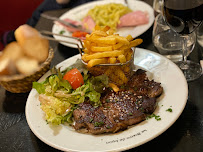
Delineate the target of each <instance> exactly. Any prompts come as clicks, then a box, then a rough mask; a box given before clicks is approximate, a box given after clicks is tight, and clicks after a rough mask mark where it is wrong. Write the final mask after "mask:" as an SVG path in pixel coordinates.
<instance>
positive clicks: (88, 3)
mask: <svg viewBox="0 0 203 152" xmlns="http://www.w3.org/2000/svg"><path fill="white" fill-rule="evenodd" d="M116 1H117V2H116V3H122V4H124V1H122V0H116ZM131 1H132V2H133V3H138V4H139V3H140V4H141V5H146V6H147V7H149V9H150V12H151V13H153V14H151V15H150V14H149V16H150V17H151V18H150V17H149V23H148V24H144V25H139V26H138V27H140V26H146V25H147V28H146V29H145V30H143V32H141V33H140V34H138V35H137V34H136V36H133V37H134V38H136V37H139V36H140V35H142V34H144V33H145V32H146V31H147V30H149V29H150V27H151V26H152V25H153V23H154V19H155V16H154V11H153V8H152V6H150V5H149V4H148V3H146V2H144V1H139V0H131ZM100 2H101V3H112V2H113V0H111V1H109V0H97V1H91V2H87V3H84V4H82V5H79V6H76V7H74V8H72V9H70V10H68V11H67V12H65V13H63V14H62V15H61V16H60V17H59V19H63V18H65V16H68V14H69V13H70V12H72V11H74V10H77V9H78V8H80V7H85V6H87V5H91V4H97V3H100ZM124 5H125V4H124ZM150 20H151V22H150ZM135 27H136V26H135ZM55 29H57V25H56V24H53V26H52V29H51V31H52V32H53V33H54V31H55ZM68 33H70V32H68ZM68 36H71V35H68ZM53 37H54V38H55V39H60V38H59V37H60V36H57V35H53ZM74 42H77V41H74ZM59 43H60V44H63V45H65V46H68V47H71V48H77V46H76V45H74V44H68V43H65V42H59Z"/></svg>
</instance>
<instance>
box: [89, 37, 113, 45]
mask: <svg viewBox="0 0 203 152" xmlns="http://www.w3.org/2000/svg"><path fill="white" fill-rule="evenodd" d="M86 39H87V40H89V41H91V42H95V43H103V44H109V45H114V44H116V38H115V37H108V36H107V37H89V38H86Z"/></svg>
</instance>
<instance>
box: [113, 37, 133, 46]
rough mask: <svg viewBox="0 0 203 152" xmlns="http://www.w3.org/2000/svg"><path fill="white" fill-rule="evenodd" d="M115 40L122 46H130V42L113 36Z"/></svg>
mask: <svg viewBox="0 0 203 152" xmlns="http://www.w3.org/2000/svg"><path fill="white" fill-rule="evenodd" d="M115 38H116V42H120V43H123V44H124V45H129V44H130V42H129V41H128V40H127V39H126V38H125V37H121V36H118V35H115Z"/></svg>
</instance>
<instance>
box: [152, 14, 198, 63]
mask: <svg viewBox="0 0 203 152" xmlns="http://www.w3.org/2000/svg"><path fill="white" fill-rule="evenodd" d="M152 41H153V44H154V46H155V47H156V49H157V50H158V52H159V53H160V54H161V55H163V56H165V57H166V58H168V59H170V60H171V61H173V62H177V61H182V59H183V57H182V43H181V42H182V41H183V38H182V36H181V35H180V34H178V33H176V32H175V31H173V30H172V29H171V28H170V27H169V26H168V25H167V24H166V22H165V20H164V19H163V16H162V14H158V15H157V16H156V18H155V21H154V26H153V32H152ZM195 42H196V34H195V32H193V33H191V34H189V35H188V41H187V56H188V55H189V54H190V53H191V52H192V50H193V49H194V46H195Z"/></svg>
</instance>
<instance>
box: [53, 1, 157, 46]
mask: <svg viewBox="0 0 203 152" xmlns="http://www.w3.org/2000/svg"><path fill="white" fill-rule="evenodd" d="M112 2H114V3H122V4H124V0H103V1H94V2H89V3H85V4H83V5H80V6H78V7H75V8H73V9H71V10H69V11H68V12H66V13H64V14H63V15H62V16H61V17H60V19H65V18H70V19H72V20H77V21H81V19H82V18H83V17H84V16H85V15H86V14H87V12H88V11H89V10H90V9H92V8H94V6H96V5H101V4H107V3H112ZM128 3H129V8H131V9H132V10H133V11H136V10H142V11H146V12H148V14H149V23H148V24H144V25H139V26H135V27H125V28H120V29H119V30H118V31H117V33H119V34H120V35H121V36H128V35H129V34H130V35H132V37H134V38H136V37H138V36H139V35H141V34H143V33H144V32H145V31H147V30H148V29H149V28H150V27H151V25H152V24H153V22H154V11H153V8H152V7H151V6H150V5H148V4H147V3H145V2H142V1H136V0H128ZM124 5H125V4H124ZM62 30H64V28H63V27H62V26H60V25H57V24H54V26H53V28H52V32H53V33H57V34H59V33H60V31H62ZM64 31H66V30H64ZM63 35H67V36H71V35H72V34H71V33H70V32H68V31H66V32H65V33H64V34H63ZM54 38H55V39H58V40H66V41H68V42H73V43H78V42H77V40H74V39H71V38H64V37H61V36H57V35H54ZM61 44H63V45H65V46H68V47H73V48H77V46H76V45H73V44H68V43H64V42H61ZM78 44H79V43H78ZM79 45H80V44H79Z"/></svg>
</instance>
